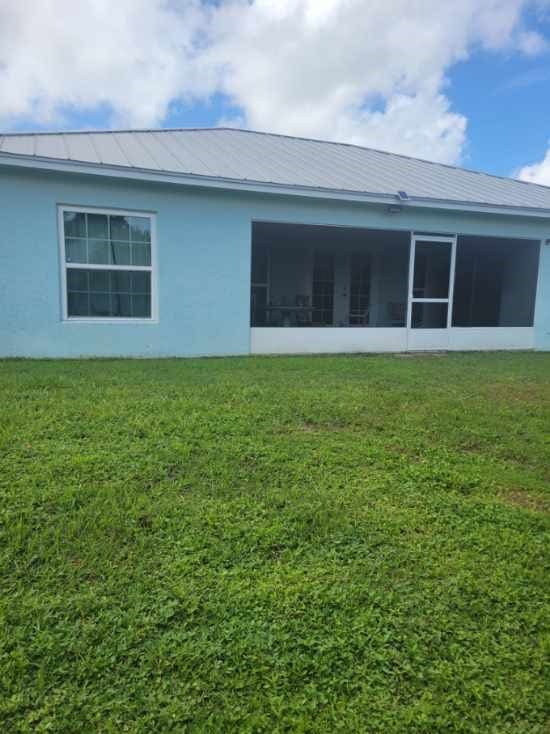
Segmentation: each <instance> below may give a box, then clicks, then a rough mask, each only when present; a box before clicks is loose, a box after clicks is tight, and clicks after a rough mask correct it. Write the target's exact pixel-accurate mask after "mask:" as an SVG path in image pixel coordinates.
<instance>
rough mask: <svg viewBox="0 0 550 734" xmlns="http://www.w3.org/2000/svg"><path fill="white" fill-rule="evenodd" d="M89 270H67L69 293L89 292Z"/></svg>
mask: <svg viewBox="0 0 550 734" xmlns="http://www.w3.org/2000/svg"><path fill="white" fill-rule="evenodd" d="M88 272H89V271H88V270H80V269H79V270H76V269H73V268H70V269H69V270H67V290H68V291H87V290H88Z"/></svg>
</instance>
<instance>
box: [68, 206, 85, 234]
mask: <svg viewBox="0 0 550 734" xmlns="http://www.w3.org/2000/svg"><path fill="white" fill-rule="evenodd" d="M63 222H64V225H65V237H86V215H85V214H82V213H80V212H63Z"/></svg>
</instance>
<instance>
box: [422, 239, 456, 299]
mask: <svg viewBox="0 0 550 734" xmlns="http://www.w3.org/2000/svg"><path fill="white" fill-rule="evenodd" d="M450 271H451V244H450V243H449V242H417V243H416V247H415V255H414V284H413V298H447V296H448V295H449V274H450Z"/></svg>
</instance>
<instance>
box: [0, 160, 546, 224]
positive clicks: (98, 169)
mask: <svg viewBox="0 0 550 734" xmlns="http://www.w3.org/2000/svg"><path fill="white" fill-rule="evenodd" d="M0 165H4V166H15V167H20V168H32V169H37V170H43V171H54V172H62V173H76V174H86V175H95V176H104V177H107V178H122V179H130V180H133V181H148V182H155V183H171V184H179V185H183V186H194V187H199V188H212V189H222V190H226V191H247V192H252V193H268V194H280V195H284V196H300V197H306V198H315V199H333V200H339V201H350V202H364V203H369V204H399V205H401V206H403V207H404V208H406V207H420V208H426V209H444V210H450V211H468V212H479V213H483V214H501V215H512V216H522V217H535V218H539V219H548V218H550V209H543V208H538V207H518V206H509V205H504V204H503V205H496V204H485V203H483V202H469V201H452V200H448V199H432V198H427V197H414V196H411V197H409V200H408V202H407V203H406V204H403V202H399V201H397V199H396V196H395V194H384V193H372V192H367V191H349V190H346V189H342V190H339V189H325V188H317V187H312V186H301V185H297V184H280V183H269V182H262V181H252V180H242V179H232V178H223V177H218V176H202V175H198V174H192V173H174V172H169V171H151V170H149V169H142V168H129V167H127V166H113V165H106V164H98V163H86V162H82V161H73V160H62V159H58V158H43V157H39V156H34V155H21V154H15V153H0Z"/></svg>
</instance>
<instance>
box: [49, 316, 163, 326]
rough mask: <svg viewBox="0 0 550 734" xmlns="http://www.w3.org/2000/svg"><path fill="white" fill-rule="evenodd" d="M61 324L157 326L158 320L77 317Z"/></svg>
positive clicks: (63, 320) (67, 319)
mask: <svg viewBox="0 0 550 734" xmlns="http://www.w3.org/2000/svg"><path fill="white" fill-rule="evenodd" d="M61 323H62V324H124V325H126V324H139V325H140V326H143V324H158V323H159V320H158V319H125V318H120V319H117V318H112V319H110V318H101V317H98V318H86V317H83V318H79V317H77V316H75V317H72V318H66V319H61Z"/></svg>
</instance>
